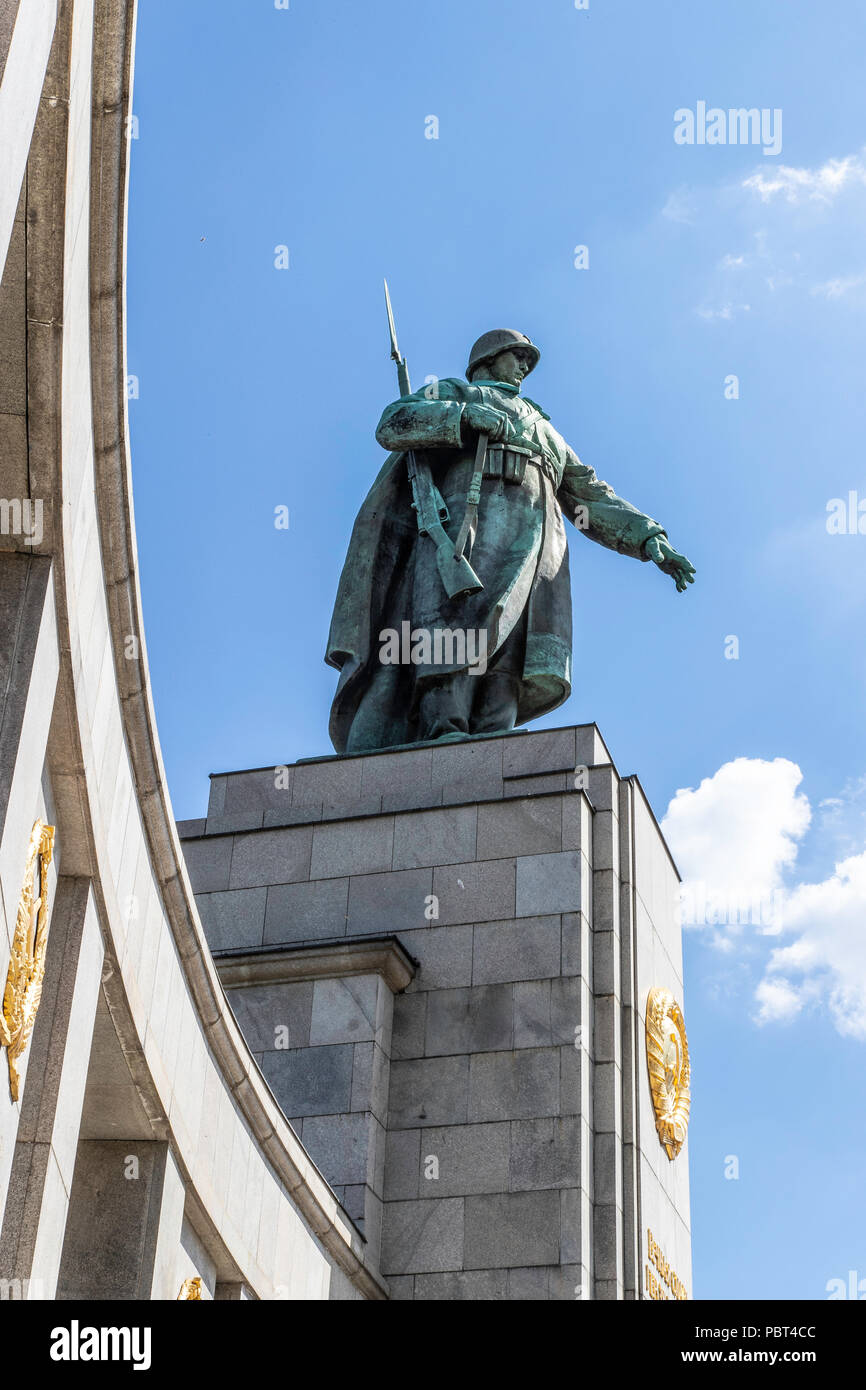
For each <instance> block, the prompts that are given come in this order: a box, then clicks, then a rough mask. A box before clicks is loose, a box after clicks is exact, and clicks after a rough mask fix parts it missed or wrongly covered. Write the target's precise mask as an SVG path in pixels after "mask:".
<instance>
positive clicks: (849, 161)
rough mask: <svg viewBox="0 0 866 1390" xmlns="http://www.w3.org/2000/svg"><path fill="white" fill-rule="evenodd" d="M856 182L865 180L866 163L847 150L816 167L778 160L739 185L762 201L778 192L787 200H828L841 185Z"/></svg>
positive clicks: (764, 201) (854, 183)
mask: <svg viewBox="0 0 866 1390" xmlns="http://www.w3.org/2000/svg"><path fill="white" fill-rule="evenodd" d="M857 184H866V164H864V162H863V160H862V159H861V158H860V156H859V155H854V154H849V155H846V156H845V158H844V159H828V160H827V162H826V164H822V165H821V166H820V168H817V169H807V168H800V169H797V168H794V167H793V166H792V165H790V164H780V165H779V166H778V167H777V168H775V169H773V170H772V171H764V170H763V169H759V170H757V172H756V173H754V174H751V175H750V176H749V178H747V179H744V180H743V183H742V187H743V188H747V189H748V190H749V191H750V192H751V193H757V195H758V197H759V198H760V199H761V201H762V202H763V203H768V202H770V201H771V200H772V199H773V198H775V197H776V196H777V195H781V196H782V197H783V198H784V199H785V201H786V202H788V203H801V202H804V201H807V200H808V201H812V202H820V203H829V202H832V201H833V199H834V198H836V197H837V196H838V195H839V193H841V192H842V190H843V188H846V187H848V188H850V187H851V186H852V185H857Z"/></svg>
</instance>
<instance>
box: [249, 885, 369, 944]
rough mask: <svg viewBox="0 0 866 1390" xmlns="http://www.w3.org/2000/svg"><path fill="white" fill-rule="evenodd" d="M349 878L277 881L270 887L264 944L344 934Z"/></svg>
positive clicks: (317, 938)
mask: <svg viewBox="0 0 866 1390" xmlns="http://www.w3.org/2000/svg"><path fill="white" fill-rule="evenodd" d="M348 903H349V880H348V879H347V878H330V879H323V880H321V881H319V882H313V883H287V884H278V885H276V886H274V887H272V888H269V889H268V900H267V906H266V909H265V934H264V944H265V945H266V946H270V945H274V944H276V943H277V942H295V941H320V940H324V939H326V938H330V937H338V936H345V934H346V921H347V917H348V910H349V909H348Z"/></svg>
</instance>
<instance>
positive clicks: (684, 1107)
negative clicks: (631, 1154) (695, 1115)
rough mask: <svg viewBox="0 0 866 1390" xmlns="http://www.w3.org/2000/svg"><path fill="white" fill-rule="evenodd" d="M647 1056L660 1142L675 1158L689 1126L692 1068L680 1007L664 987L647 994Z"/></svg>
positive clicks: (671, 1156)
mask: <svg viewBox="0 0 866 1390" xmlns="http://www.w3.org/2000/svg"><path fill="white" fill-rule="evenodd" d="M646 1058H647V1067H648V1068H649V1083H650V1093H651V1095H652V1101H653V1109H654V1110H655V1116H656V1129H657V1131H658V1136H659V1142H660V1143H661V1144H662V1146H663V1147H664V1150H665V1152H666V1154H667V1156H668V1158H670V1159H674V1158H676V1156H677V1154H678V1153H679V1151H680V1149H681V1148H682V1146H683V1144H684V1143H685V1138H686V1130H687V1129H688V1127H689V1110H690V1108H691V1103H692V1098H691V1089H690V1081H691V1068H690V1065H689V1044H688V1041H687V1039H686V1025H685V1022H684V1021H683V1011H682V1009H681V1008H680V1006H679V1004H678V1003H677V1001H676V1000H675V999H674V997H673V995H672V994H671V993H670V992H669V991H668V990H666V989H658V988H656V989H651V990H650V992H649V997H648V998H647V1004H646Z"/></svg>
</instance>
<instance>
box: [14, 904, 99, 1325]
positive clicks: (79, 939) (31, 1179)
mask: <svg viewBox="0 0 866 1390" xmlns="http://www.w3.org/2000/svg"><path fill="white" fill-rule="evenodd" d="M102 957H103V946H102V935H101V933H100V930H99V922H98V919H97V915H96V908H95V905H94V902H93V895H92V893H91V891H90V885H89V883H88V881H87V880H86V879H80V878H77V879H76V878H64V877H61V878H60V879H59V880H58V884H57V895H56V900H55V906H54V912H53V914H52V920H51V930H50V933H49V937H48V953H47V958H46V969H45V980H44V983H43V988H42V1001H41V1004H40V1009H39V1013H38V1015H37V1018H36V1024H35V1027H34V1030H33V1037H32V1039H31V1043H30V1056H29V1060H28V1068H27V1079H26V1085H25V1088H24V1094H23V1097H22V1104H21V1118H20V1121H19V1125H18V1138H17V1142H16V1145H15V1154H14V1159H13V1163H12V1173H11V1177H10V1182H9V1190H8V1196H7V1200H6V1211H5V1216H4V1220H3V1229H2V1235H0V1273H2V1276H3V1277H4V1278H15V1279H20V1280H21V1281H22V1289H23V1288H25V1287H26V1289H27V1295H26V1296H27V1297H30V1298H53V1297H54V1293H55V1289H56V1286H57V1275H58V1271H59V1268H60V1251H61V1248H62V1245H63V1234H64V1230H65V1227H66V1214H67V1211H68V1208H69V1193H70V1191H71V1188H72V1173H73V1169H74V1166H75V1153H76V1148H77V1145H78V1131H79V1125H80V1120H81V1106H82V1102H83V1099H84V1090H85V1084H86V1081H87V1064H88V1060H89V1057H90V1044H91V1039H92V1036H93V1023H94V1019H95V1017H96V1003H97V999H98V996H99V980H100V973H101V969H102ZM25 1281H26V1284H25Z"/></svg>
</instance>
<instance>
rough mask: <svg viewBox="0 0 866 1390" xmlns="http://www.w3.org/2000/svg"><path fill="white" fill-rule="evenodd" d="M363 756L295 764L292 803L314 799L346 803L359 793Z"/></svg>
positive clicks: (299, 803)
mask: <svg viewBox="0 0 866 1390" xmlns="http://www.w3.org/2000/svg"><path fill="white" fill-rule="evenodd" d="M363 762H364V760H363V758H324V759H323V760H322V761H321V762H315V763H295V766H294V768H293V769H292V771H293V779H292V802H293V803H294V805H295V806H309V805H310V804H313V805H315V804H316V802H318V803H319V804H320V805H321V804H322V802H325V801H329V802H339V803H342V804H346V805H348V804H350V803H351V802H353V801H357V800H358V799H359V798H360V796H361V773H362V771H363Z"/></svg>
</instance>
